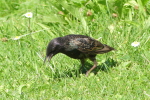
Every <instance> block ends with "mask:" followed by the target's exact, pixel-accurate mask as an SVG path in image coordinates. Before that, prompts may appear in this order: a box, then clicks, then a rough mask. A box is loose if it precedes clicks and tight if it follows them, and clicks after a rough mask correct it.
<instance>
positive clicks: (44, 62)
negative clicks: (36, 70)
mask: <svg viewBox="0 0 150 100" xmlns="http://www.w3.org/2000/svg"><path fill="white" fill-rule="evenodd" d="M46 60H47V56H46V57H45V59H44V62H43V64H45V62H46Z"/></svg>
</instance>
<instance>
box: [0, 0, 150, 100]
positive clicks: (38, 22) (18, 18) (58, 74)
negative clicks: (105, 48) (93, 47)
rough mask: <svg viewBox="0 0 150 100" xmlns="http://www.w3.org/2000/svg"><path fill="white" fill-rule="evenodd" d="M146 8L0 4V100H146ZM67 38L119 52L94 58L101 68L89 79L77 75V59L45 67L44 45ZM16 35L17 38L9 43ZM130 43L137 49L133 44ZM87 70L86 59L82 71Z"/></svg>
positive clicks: (63, 0)
mask: <svg viewBox="0 0 150 100" xmlns="http://www.w3.org/2000/svg"><path fill="white" fill-rule="evenodd" d="M149 4H150V2H149V1H148V0H137V1H134V0H132V1H129V0H122V1H118V0H112V1H109V0H106V1H103V0H101V1H98V0H95V1H86V0H85V1H84V0H78V1H67V0H60V1H59V2H57V1H47V0H37V1H34V0H16V1H15V2H13V1H10V2H8V1H7V0H5V1H2V2H0V5H1V8H0V12H1V13H0V21H1V25H0V39H1V41H0V47H1V50H0V61H1V63H0V80H1V81H0V99H2V100H6V99H7V100H13V99H15V100H36V99H37V100H39V99H41V100H49V99H50V100H58V99H62V100H79V99H83V100H87V99H88V100H92V99H96V100H101V99H102V100H149V99H150V81H149V80H150V74H149V72H150V57H149V55H150V41H149V39H150V35H149V33H150V29H149V26H150V23H149V22H150V15H149V14H150V6H149ZM59 11H62V12H63V13H58V12H59ZM26 12H32V13H33V17H32V18H30V24H29V18H26V17H24V16H22V15H23V14H25V13H26ZM87 12H90V13H91V15H88V16H87ZM113 13H114V14H116V15H117V16H113ZM67 34H83V35H88V36H91V37H93V38H95V39H98V38H100V37H102V38H101V39H100V40H99V41H101V42H102V43H105V44H108V45H110V46H112V47H114V48H116V49H117V51H114V52H110V53H107V54H103V55H98V56H97V61H98V64H99V65H98V67H97V69H95V70H94V71H93V72H92V73H91V74H90V75H89V77H85V74H84V73H83V74H82V73H80V72H79V71H78V70H79V67H80V62H79V61H78V60H75V59H71V58H69V57H67V56H65V55H63V54H58V55H56V56H55V57H53V59H52V60H51V61H50V63H48V62H47V63H46V64H45V65H43V59H44V57H45V52H46V46H47V44H48V42H49V41H50V40H51V39H53V38H55V37H59V36H64V35H67ZM16 36H21V38H20V39H18V40H13V39H14V38H15V37H16ZM134 41H138V42H140V45H139V46H138V47H133V46H131V43H133V42H134ZM91 66H92V63H91V62H90V61H89V60H88V61H87V63H86V68H87V69H89V68H90V67H91ZM94 73H95V74H94Z"/></svg>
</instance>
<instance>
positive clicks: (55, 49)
mask: <svg viewBox="0 0 150 100" xmlns="http://www.w3.org/2000/svg"><path fill="white" fill-rule="evenodd" d="M60 50H61V42H60V41H59V39H58V38H55V39H53V40H51V41H50V42H49V44H48V46H47V50H46V57H45V60H44V63H45V62H46V60H47V59H48V61H50V60H51V58H52V57H53V56H54V55H56V54H57V53H59V52H60Z"/></svg>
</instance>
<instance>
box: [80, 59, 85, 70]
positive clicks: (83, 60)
mask: <svg viewBox="0 0 150 100" xmlns="http://www.w3.org/2000/svg"><path fill="white" fill-rule="evenodd" d="M80 62H81V67H80V71H81V70H82V69H83V68H84V63H85V59H80Z"/></svg>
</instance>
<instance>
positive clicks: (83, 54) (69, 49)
mask: <svg viewBox="0 0 150 100" xmlns="http://www.w3.org/2000/svg"><path fill="white" fill-rule="evenodd" d="M111 50H115V49H114V48H112V47H110V46H108V45H106V44H102V43H101V42H99V41H97V40H95V39H93V38H91V37H89V36H85V35H75V34H71V35H66V36H64V37H58V38H55V39H53V40H51V41H50V42H49V44H48V46H47V51H46V57H45V60H44V62H45V61H46V60H47V59H48V60H49V61H50V59H51V58H52V57H53V56H55V55H56V54H58V53H63V54H65V55H67V56H69V57H71V58H74V59H79V60H80V61H81V67H83V66H84V63H85V60H86V59H87V58H89V59H90V60H91V61H92V62H93V63H94V65H93V66H92V68H91V69H90V70H88V71H87V72H86V76H88V74H89V73H90V72H91V71H92V70H93V69H95V68H96V66H97V61H96V55H97V54H103V53H107V52H109V51H111Z"/></svg>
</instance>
